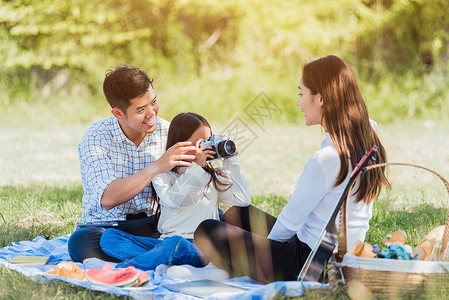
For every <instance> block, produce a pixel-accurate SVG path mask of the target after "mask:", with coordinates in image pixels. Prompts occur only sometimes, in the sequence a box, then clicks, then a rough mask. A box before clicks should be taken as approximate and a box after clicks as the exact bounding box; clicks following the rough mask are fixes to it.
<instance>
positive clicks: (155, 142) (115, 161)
mask: <svg viewBox="0 0 449 300" xmlns="http://www.w3.org/2000/svg"><path fill="white" fill-rule="evenodd" d="M169 125H170V123H169V122H168V121H166V120H163V119H161V118H157V126H156V130H155V131H154V132H153V133H149V134H147V135H146V136H145V138H144V139H143V140H142V142H141V143H140V145H139V147H136V145H135V144H134V143H133V142H131V141H130V140H129V139H128V138H127V137H126V136H125V134H124V133H123V131H122V129H121V128H120V125H119V123H118V120H117V119H116V118H115V117H114V116H111V117H107V118H104V119H102V120H100V121H98V122H96V123H94V124H92V125H91V126H90V128H89V129H88V130H87V131H86V133H85V134H84V136H83V137H82V139H81V142H80V144H79V147H78V155H79V161H80V167H81V180H82V182H83V188H84V196H83V214H82V216H81V218H80V220H79V223H92V222H105V221H119V220H126V215H127V214H137V213H140V212H150V213H152V212H153V209H155V208H151V207H150V200H151V188H150V185H147V186H146V187H145V188H144V189H143V190H142V192H140V193H139V194H138V195H137V196H135V197H134V198H133V199H131V200H129V201H127V202H125V203H123V204H121V205H118V206H116V207H114V208H113V209H110V210H107V209H104V208H103V207H102V206H101V204H100V200H101V197H102V195H103V193H104V191H105V190H106V188H107V187H108V186H109V184H110V183H111V182H112V181H114V180H116V179H120V178H125V177H128V176H130V175H133V174H135V173H136V172H138V171H140V170H142V169H143V168H144V167H146V166H147V165H149V164H151V163H153V162H154V161H156V160H157V159H159V157H161V155H162V154H163V153H164V152H165V146H166V143H167V133H168V127H169Z"/></svg>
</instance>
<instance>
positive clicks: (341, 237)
mask: <svg viewBox="0 0 449 300" xmlns="http://www.w3.org/2000/svg"><path fill="white" fill-rule="evenodd" d="M385 166H409V167H414V168H418V169H422V170H426V171H429V172H430V173H432V174H434V175H436V176H437V177H438V178H439V179H440V180H441V181H442V182H443V184H444V186H445V187H446V190H447V193H448V195H449V182H448V181H447V180H446V179H445V178H444V177H443V176H441V175H440V174H438V173H437V172H435V171H433V170H431V169H428V168H426V167H422V166H419V165H414V164H407V163H381V164H374V165H370V166H367V167H366V171H369V170H371V169H375V168H382V167H385ZM361 174H364V173H363V172H361V173H359V174H358V176H360V175H361ZM358 176H357V177H358ZM354 182H355V180H354ZM353 186H354V185H353ZM353 186H352V187H353ZM352 187H351V189H352ZM350 194H351V193H348V195H347V196H346V200H345V201H344V203H343V205H342V206H341V208H340V219H339V227H338V228H339V231H338V252H337V254H336V257H337V259H338V260H340V261H341V260H342V259H343V256H344V255H345V254H346V253H347V252H348V233H347V228H348V227H347V208H348V199H349V195H350ZM448 240H449V214H448V216H447V218H446V223H445V225H444V232H443V239H442V249H446V246H447V243H448Z"/></svg>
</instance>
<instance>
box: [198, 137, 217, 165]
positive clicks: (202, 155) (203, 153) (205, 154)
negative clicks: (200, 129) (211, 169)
mask: <svg viewBox="0 0 449 300" xmlns="http://www.w3.org/2000/svg"><path fill="white" fill-rule="evenodd" d="M202 141H203V139H199V140H198V141H196V143H195V148H196V149H195V155H196V157H195V159H194V160H193V161H194V162H195V163H197V164H198V165H199V166H200V167H205V166H206V160H207V159H211V158H214V154H215V151H212V150H210V149H212V147H210V146H202V145H201V142H202Z"/></svg>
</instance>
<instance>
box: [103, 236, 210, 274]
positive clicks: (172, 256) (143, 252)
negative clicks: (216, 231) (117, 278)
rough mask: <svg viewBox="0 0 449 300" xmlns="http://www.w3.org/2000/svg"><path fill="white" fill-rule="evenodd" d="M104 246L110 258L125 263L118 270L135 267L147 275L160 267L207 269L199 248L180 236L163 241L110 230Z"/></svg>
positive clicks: (104, 240) (104, 237) (105, 237)
mask: <svg viewBox="0 0 449 300" xmlns="http://www.w3.org/2000/svg"><path fill="white" fill-rule="evenodd" d="M100 245H101V248H102V249H103V251H104V252H105V253H106V254H107V255H109V256H111V257H114V258H117V259H119V260H121V261H123V262H122V263H119V264H118V265H117V267H122V268H126V267H128V266H134V267H136V268H139V269H141V270H145V271H146V270H154V269H156V267H157V266H158V265H160V264H168V265H184V264H188V265H192V266H194V267H204V264H203V262H202V260H201V256H202V255H200V252H199V250H198V248H196V246H195V245H194V244H193V243H192V242H190V241H189V240H187V239H185V238H183V237H181V236H177V235H175V236H170V237H166V238H165V239H163V240H159V239H154V238H149V237H143V236H136V235H132V234H129V233H127V232H124V231H121V230H119V229H113V228H109V229H106V230H105V231H104V232H103V234H102V235H101V239H100Z"/></svg>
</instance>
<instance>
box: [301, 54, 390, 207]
mask: <svg viewBox="0 0 449 300" xmlns="http://www.w3.org/2000/svg"><path fill="white" fill-rule="evenodd" d="M302 81H303V84H304V85H305V86H306V87H307V88H309V89H310V90H311V92H312V94H313V95H316V94H317V93H319V94H320V95H321V97H322V99H323V115H322V119H321V125H322V126H323V127H324V128H325V130H326V131H327V132H328V133H329V135H330V137H331V138H332V141H333V142H334V144H335V147H336V148H337V152H338V155H339V157H340V172H339V174H338V176H337V179H336V180H335V183H334V186H338V185H340V184H341V183H343V182H344V181H345V179H346V177H347V175H348V172H349V170H350V168H349V161H350V162H351V167H352V168H353V169H354V168H355V166H356V164H357V163H358V162H359V161H360V159H361V158H362V156H363V155H364V154H365V151H368V150H369V149H371V147H372V146H373V145H377V146H378V150H377V153H376V162H375V163H384V162H387V153H386V151H385V148H384V147H383V145H382V143H381V142H380V140H379V137H378V136H377V134H376V132H375V131H374V129H373V128H372V127H371V124H370V121H369V117H368V110H367V108H366V105H365V101H364V100H363V97H362V93H361V92H360V89H359V87H358V85H357V81H356V78H355V76H354V73H353V72H352V70H351V68H350V67H349V66H348V65H347V64H346V63H345V62H344V61H343V60H342V59H341V58H338V57H336V56H333V55H330V56H326V57H322V58H320V59H317V60H314V61H312V62H310V63H307V64H306V65H304V67H303V72H302ZM348 156H349V157H348ZM348 158H349V160H348ZM370 164H373V162H370ZM385 172H386V170H385V168H377V169H373V170H371V171H370V172H367V173H366V174H365V175H364V176H361V177H360V178H359V187H358V189H357V191H355V193H356V195H357V196H356V202H360V201H365V202H366V203H369V202H370V201H371V200H372V199H373V198H375V197H377V196H378V195H379V193H380V191H381V189H382V186H386V187H387V188H389V187H390V183H389V181H388V179H387V177H386V174H385Z"/></svg>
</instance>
